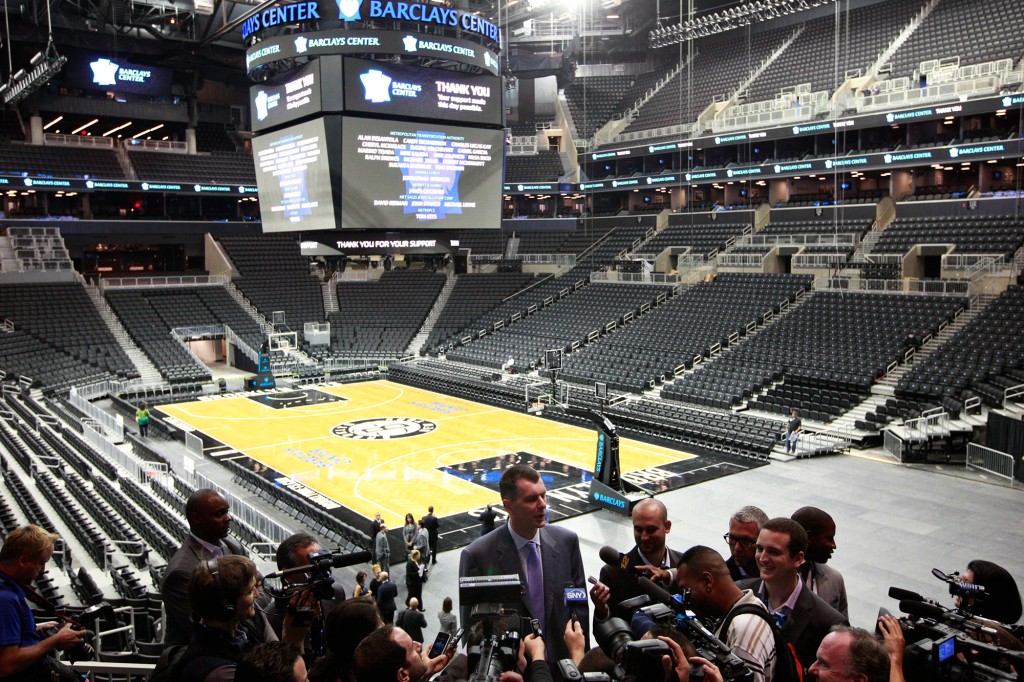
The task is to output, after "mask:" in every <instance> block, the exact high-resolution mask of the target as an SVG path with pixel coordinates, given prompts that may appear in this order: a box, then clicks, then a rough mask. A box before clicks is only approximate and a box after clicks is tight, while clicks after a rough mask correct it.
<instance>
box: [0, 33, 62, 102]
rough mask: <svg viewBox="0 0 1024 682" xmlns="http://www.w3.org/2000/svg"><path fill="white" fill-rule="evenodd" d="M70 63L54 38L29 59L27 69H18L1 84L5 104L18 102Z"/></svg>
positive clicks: (0, 94)
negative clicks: (58, 49) (58, 50)
mask: <svg viewBox="0 0 1024 682" xmlns="http://www.w3.org/2000/svg"><path fill="white" fill-rule="evenodd" d="M67 63H68V59H67V57H65V56H63V55H61V54H60V53H59V52H57V48H56V46H55V45H54V44H53V38H52V37H51V39H50V41H49V42H48V43H47V44H46V47H45V48H44V49H43V50H42V51H41V52H37V53H36V54H35V56H33V57H32V59H30V60H29V63H28V68H27V69H18V70H17V71H16V72H14V73H13V74H12V75H11V77H10V79H9V80H8V81H7V82H6V83H4V84H3V85H0V96H2V97H3V102H4V104H17V103H18V102H20V101H21V100H23V99H25V98H26V97H28V96H29V95H31V94H32V93H33V92H35V91H36V90H38V89H39V88H41V87H43V86H44V85H46V84H47V83H49V82H50V79H51V78H53V77H54V76H56V75H57V74H58V73H60V70H61V69H63V68H64V65H65V64H67Z"/></svg>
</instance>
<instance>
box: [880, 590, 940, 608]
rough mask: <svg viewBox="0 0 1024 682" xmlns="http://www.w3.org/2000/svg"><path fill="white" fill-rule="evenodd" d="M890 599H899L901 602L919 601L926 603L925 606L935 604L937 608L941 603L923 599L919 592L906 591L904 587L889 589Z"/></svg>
mask: <svg viewBox="0 0 1024 682" xmlns="http://www.w3.org/2000/svg"><path fill="white" fill-rule="evenodd" d="M889 597H891V598H892V599H897V600H899V601H901V602H902V601H919V602H924V603H925V604H935V605H936V606H940V604H939V602H937V601H935V600H934V599H926V598H925V597H922V596H921V595H919V594H918V593H917V592H911V591H910V590H904V589H903V588H902V587H890V588H889Z"/></svg>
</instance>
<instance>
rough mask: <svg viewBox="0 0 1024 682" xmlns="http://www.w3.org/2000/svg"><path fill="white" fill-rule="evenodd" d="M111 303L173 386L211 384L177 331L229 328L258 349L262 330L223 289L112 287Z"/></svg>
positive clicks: (109, 299)
mask: <svg viewBox="0 0 1024 682" xmlns="http://www.w3.org/2000/svg"><path fill="white" fill-rule="evenodd" d="M105 293H106V299H107V302H108V303H109V304H110V307H111V308H113V310H114V312H115V313H116V314H117V316H118V318H119V319H120V320H121V324H123V325H124V327H125V329H126V330H127V331H128V334H129V335H130V336H131V337H132V340H134V341H135V343H136V344H138V346H139V347H140V348H141V349H142V351H143V352H144V353H146V355H147V356H148V357H149V359H150V360H151V361H152V362H153V364H154V365H156V367H157V369H159V370H160V373H161V374H162V375H163V377H164V378H165V379H166V380H167V381H169V382H170V383H190V382H195V381H203V380H209V378H210V372H209V370H207V369H206V368H205V367H203V366H202V365H201V364H199V363H198V361H197V360H196V359H195V357H194V356H193V355H192V354H191V353H189V352H188V351H187V350H186V349H185V348H184V346H182V344H181V343H179V342H178V341H177V340H175V339H174V338H173V337H172V336H171V330H172V329H174V328H177V327H192V326H196V327H199V326H204V325H227V326H229V327H231V329H232V331H234V332H235V333H236V334H238V335H239V336H240V337H241V338H242V339H243V340H245V341H246V343H248V344H249V345H250V346H251V347H252V348H253V349H258V348H259V347H260V346H261V345H262V342H263V335H262V333H261V331H260V328H259V325H258V324H257V323H256V321H255V320H253V319H252V318H251V317H250V316H249V314H248V313H247V312H245V311H244V310H243V309H242V308H241V307H240V306H239V305H238V304H237V303H236V302H235V300H234V299H233V298H231V296H230V295H229V294H228V293H227V291H225V290H224V288H223V287H219V286H195V287H154V288H112V289H107V290H106V292H105Z"/></svg>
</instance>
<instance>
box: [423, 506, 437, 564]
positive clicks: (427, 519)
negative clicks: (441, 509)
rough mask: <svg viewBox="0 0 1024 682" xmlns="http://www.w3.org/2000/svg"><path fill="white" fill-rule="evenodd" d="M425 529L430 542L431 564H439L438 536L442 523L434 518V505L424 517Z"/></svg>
mask: <svg viewBox="0 0 1024 682" xmlns="http://www.w3.org/2000/svg"><path fill="white" fill-rule="evenodd" d="M423 527H424V528H426V529H427V537H428V539H429V540H430V563H431V564H436V563H437V535H438V531H439V530H440V528H441V521H440V520H439V519H438V518H437V517H436V516H434V505H430V507H428V508H427V515H426V516H424V517H423Z"/></svg>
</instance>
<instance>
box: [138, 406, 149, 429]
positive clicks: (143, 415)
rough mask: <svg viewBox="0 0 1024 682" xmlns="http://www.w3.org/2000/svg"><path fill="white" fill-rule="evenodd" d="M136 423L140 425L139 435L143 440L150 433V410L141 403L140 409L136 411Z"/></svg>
mask: <svg viewBox="0 0 1024 682" xmlns="http://www.w3.org/2000/svg"><path fill="white" fill-rule="evenodd" d="M135 423H136V424H138V425H139V435H140V436H141V437H143V438H145V437H146V434H147V433H148V432H149V409H148V408H147V407H146V403H144V402H142V403H139V409H137V410H135Z"/></svg>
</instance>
